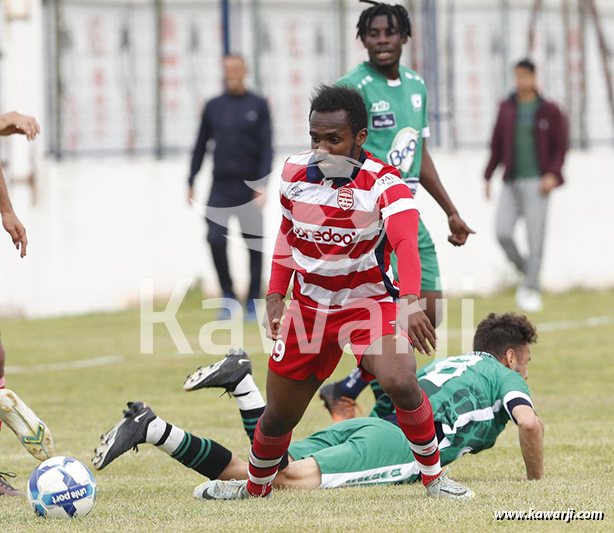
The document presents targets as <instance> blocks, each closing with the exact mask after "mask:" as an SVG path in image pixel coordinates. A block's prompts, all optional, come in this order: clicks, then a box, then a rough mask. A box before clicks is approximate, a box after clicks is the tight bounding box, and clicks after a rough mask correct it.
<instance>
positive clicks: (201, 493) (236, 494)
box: [194, 479, 271, 501]
mask: <svg viewBox="0 0 614 533" xmlns="http://www.w3.org/2000/svg"><path fill="white" fill-rule="evenodd" d="M270 495H271V493H269V494H268V496H270ZM194 498H196V499H197V500H200V501H205V500H248V499H250V498H253V496H252V495H251V494H250V493H249V492H247V479H243V480H236V479H231V480H229V481H221V480H219V479H214V480H212V481H207V482H206V483H203V484H202V485H198V487H196V488H195V489H194Z"/></svg>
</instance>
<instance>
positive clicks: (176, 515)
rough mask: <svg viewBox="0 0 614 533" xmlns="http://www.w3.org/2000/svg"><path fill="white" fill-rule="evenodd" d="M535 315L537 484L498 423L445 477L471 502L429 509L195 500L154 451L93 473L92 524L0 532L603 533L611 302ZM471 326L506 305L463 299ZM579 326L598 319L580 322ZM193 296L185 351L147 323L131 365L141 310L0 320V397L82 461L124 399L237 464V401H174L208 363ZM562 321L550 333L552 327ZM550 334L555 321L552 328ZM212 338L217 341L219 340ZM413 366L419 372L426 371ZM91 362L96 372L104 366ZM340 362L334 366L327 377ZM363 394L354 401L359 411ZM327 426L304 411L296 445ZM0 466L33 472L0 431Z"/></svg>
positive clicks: (427, 502)
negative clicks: (540, 423) (541, 427)
mask: <svg viewBox="0 0 614 533" xmlns="http://www.w3.org/2000/svg"><path fill="white" fill-rule="evenodd" d="M544 303H545V309H546V310H545V311H544V312H541V313H538V314H535V315H533V316H532V317H531V318H532V319H534V321H535V322H536V323H537V324H538V325H539V324H544V327H543V328H542V331H541V332H540V339H539V342H538V344H537V345H536V346H535V347H534V348H533V350H532V352H533V361H532V363H531V364H530V365H529V384H530V387H531V390H532V395H533V399H534V402H535V405H536V407H537V409H538V414H539V415H540V416H541V417H542V419H543V420H544V422H545V425H546V437H545V469H546V479H545V480H543V481H540V482H527V481H523V480H522V478H523V476H524V474H525V472H524V467H523V462H522V458H521V456H520V450H519V447H518V443H517V431H516V428H515V427H513V426H512V425H511V424H509V425H508V428H507V429H506V431H505V432H504V433H503V434H502V435H501V437H500V438H499V441H498V442H497V445H496V446H495V448H494V449H491V450H488V451H486V452H483V453H481V454H479V455H476V456H465V457H463V458H462V459H461V460H459V461H458V462H456V463H455V464H453V465H452V474H453V476H454V477H455V478H456V479H458V480H459V481H462V482H464V483H466V484H468V485H469V486H471V487H472V488H473V489H474V490H475V492H476V499H475V500H473V501H468V502H449V501H435V500H431V499H428V498H427V497H426V494H425V491H424V489H423V488H422V486H421V485H418V484H416V485H403V486H379V487H357V488H348V489H338V490H332V491H311V492H298V491H278V492H276V493H275V495H274V498H273V499H269V500H264V501H257V500H252V501H239V502H208V503H200V502H197V501H195V500H194V499H193V498H192V490H193V488H194V487H195V486H196V485H197V484H199V483H201V482H202V481H203V478H202V477H200V476H199V475H198V474H197V473H195V472H193V471H191V470H187V469H186V468H184V467H183V466H182V465H180V464H179V463H177V462H175V461H173V460H172V459H170V458H169V457H168V456H167V455H165V454H164V453H163V452H161V451H159V450H156V449H155V448H154V447H153V446H150V445H142V446H141V448H140V451H139V453H138V454H137V455H135V454H134V453H132V452H130V453H128V454H126V455H125V456H123V457H121V458H120V459H118V460H117V461H116V462H114V463H113V464H112V465H110V466H109V467H108V468H107V469H105V470H104V471H102V472H94V475H95V476H96V479H97V482H98V501H97V504H96V507H95V508H94V510H93V511H92V513H91V514H90V515H89V516H88V517H86V518H84V519H81V520H76V521H74V522H73V523H67V522H64V521H46V520H43V519H39V518H37V517H35V516H34V513H33V512H32V511H31V509H30V507H29V505H28V504H27V502H26V501H25V500H23V499H18V498H12V499H9V498H3V499H0V531H33V530H44V531H47V530H49V531H67V530H69V531H72V530H75V531H82V530H83V531H122V532H124V531H193V530H207V531H284V532H285V531H363V530H364V531H374V530H375V531H377V530H382V531H406V530H420V531H444V532H446V531H486V530H487V528H491V527H496V528H498V529H507V528H514V529H518V528H519V527H522V528H531V529H532V530H533V529H536V530H552V529H557V530H560V529H562V528H573V529H574V530H578V529H580V530H586V529H590V530H595V531H613V530H614V503H613V501H612V500H613V496H614V491H613V490H612V478H613V475H614V452H613V447H614V415H613V412H614V385H613V384H614V364H612V358H613V356H614V320H612V319H611V318H612V317H614V292H602V293H597V292H581V291H576V292H573V293H569V294H565V295H547V296H546V297H545V302H544ZM474 306H475V321H476V324H477V322H478V321H479V320H480V319H481V318H482V317H484V316H485V315H486V314H487V313H488V312H490V311H496V312H503V311H507V310H513V309H514V305H513V296H512V294H511V293H506V294H503V295H500V296H497V297H495V298H489V299H477V300H475V303H474ZM591 317H610V320H609V321H608V320H603V321H601V322H599V321H595V322H592V323H586V322H585V320H586V319H588V318H591ZM212 318H213V316H212V315H211V313H210V312H206V311H203V310H202V308H201V304H200V298H199V296H198V295H197V294H194V293H192V294H190V296H189V297H188V298H187V299H186V300H185V301H184V303H183V305H182V307H181V310H180V312H179V314H178V319H179V321H180V323H181V325H182V328H183V330H184V332H185V333H186V336H187V337H188V340H189V342H190V344H191V345H192V348H193V349H194V352H195V353H194V354H193V355H178V354H177V349H176V347H175V345H174V343H173V342H172V340H171V337H170V335H169V334H168V331H167V329H166V327H165V326H164V325H156V326H154V334H155V338H154V354H153V355H141V354H140V337H139V335H140V332H139V331H140V330H139V312H138V311H130V312H122V313H113V314H97V315H88V316H80V317H72V318H63V319H53V320H36V321H34V320H33V321H25V320H14V321H10V320H9V321H3V322H2V324H1V328H2V339H3V343H4V346H5V349H6V352H7V367H8V372H7V386H8V387H9V388H11V389H13V390H15V391H16V392H17V393H18V394H19V395H20V396H21V397H22V398H23V399H24V400H25V401H26V403H28V404H29V405H30V406H31V407H32V408H33V409H34V410H35V411H36V412H37V413H38V414H39V416H41V418H42V419H43V420H44V421H45V422H46V423H47V424H48V425H49V427H50V428H51V429H52V431H53V436H54V439H55V446H56V453H57V454H59V455H69V456H72V457H75V458H77V459H79V460H81V461H83V462H84V463H85V464H87V465H89V464H91V463H90V458H91V455H92V450H93V449H94V447H95V446H96V445H97V444H98V438H99V435H100V434H101V433H102V432H104V431H106V430H107V429H108V428H109V427H111V426H112V425H113V424H114V423H115V422H116V421H117V420H119V418H120V416H121V410H122V408H123V407H124V404H125V402H126V401H128V400H137V399H140V400H145V401H147V402H149V403H150V404H151V405H152V406H153V408H154V410H155V411H156V413H157V414H158V415H160V416H161V417H163V418H164V419H166V420H167V421H170V422H172V423H174V424H176V425H179V426H181V427H183V428H185V429H187V430H189V431H191V432H192V433H195V434H197V435H200V436H203V437H210V438H213V439H215V440H218V441H219V442H220V443H222V444H224V445H226V446H228V447H229V448H231V449H232V450H234V451H235V453H237V454H239V455H241V456H243V457H246V455H247V452H248V441H247V439H246V437H245V434H244V432H243V429H242V426H241V421H240V417H239V414H238V411H237V409H236V407H235V403H234V401H233V400H232V399H230V398H228V397H227V396H224V397H221V398H220V397H219V396H220V395H219V392H218V393H216V392H214V391H198V392H194V393H185V392H183V389H182V384H183V381H184V379H185V376H186V375H187V374H188V373H191V372H192V371H193V370H194V369H195V368H196V367H198V366H201V365H205V364H210V363H213V362H215V361H216V360H218V359H219V358H220V356H215V355H207V354H205V353H203V351H202V350H201V349H200V347H199V345H198V333H199V330H200V328H201V326H202V325H203V324H205V323H206V322H207V321H208V320H211V319H212ZM563 321H565V322H568V323H566V324H563V323H561V322H563ZM448 323H449V328H450V330H451V331H452V332H451V334H450V336H449V347H448V354H449V355H453V354H456V353H459V352H460V350H461V336H460V335H459V334H458V332H459V330H460V328H461V302H460V301H459V300H453V301H450V302H449V308H448ZM553 323H556V324H555V325H553ZM222 337H223V334H221V335H220V342H221V339H222ZM243 342H244V346H245V347H247V348H250V351H251V353H250V355H251V356H252V359H253V361H254V375H255V378H256V381H257V383H258V384H259V385H261V386H262V387H263V388H264V381H265V370H266V362H267V355H266V354H265V353H264V351H263V349H262V348H260V349H257V348H256V349H254V348H253V347H256V346H259V345H261V342H260V334H259V332H258V329H257V327H256V326H255V325H249V326H247V327H246V333H245V337H244V341H243ZM107 356H117V360H118V361H119V362H116V363H115V364H101V365H100V366H94V367H89V368H88V367H85V368H75V366H76V365H73V364H72V363H74V362H75V361H79V360H89V359H92V358H102V357H107ZM426 360H427V359H426V358H425V357H421V358H420V360H419V364H420V365H423V364H424V363H425V362H426ZM99 362H101V363H104V362H105V360H100V361H99ZM353 366H354V359H353V357H351V356H349V355H346V356H344V357H343V359H342V362H341V364H340V366H339V368H338V369H337V371H336V372H335V374H334V376H333V377H336V378H341V377H342V376H343V375H345V373H346V372H348V371H349V370H351V368H353ZM372 403H373V397H372V394H371V392H370V391H369V390H367V391H365V393H364V394H363V395H362V396H361V404H362V407H363V409H364V411H365V414H366V413H368V411H369V409H370V407H371V405H372ZM327 424H329V417H328V414H327V412H326V411H325V409H323V407H322V405H321V402H320V401H319V400H314V401H313V402H312V404H311V406H310V407H309V409H308V411H307V413H306V415H305V417H304V419H303V421H302V422H301V424H300V425H299V426H298V428H297V429H296V431H295V438H302V437H305V436H307V435H308V434H309V433H311V432H312V431H315V430H317V429H320V428H322V427H324V426H326V425H327ZM0 450H1V452H0V471H7V470H8V471H14V472H16V473H17V474H18V477H17V479H16V480H15V484H16V486H17V487H18V488H20V489H22V490H24V491H25V487H26V482H27V479H28V477H29V475H30V473H31V472H32V470H33V469H34V468H35V467H36V466H37V464H38V463H37V461H35V460H34V459H33V458H32V457H30V456H29V455H28V454H27V453H26V452H25V451H24V450H23V448H22V447H21V446H20V445H19V443H18V441H17V440H16V439H15V438H14V436H13V434H12V433H11V432H10V431H8V430H3V431H2V433H0ZM568 507H573V508H574V509H575V510H576V511H603V512H604V513H605V520H604V521H601V522H574V523H571V524H565V523H563V522H536V521H533V522H525V523H524V524H520V525H519V524H517V523H515V522H511V521H508V522H498V521H496V520H495V519H494V512H495V511H503V510H525V511H528V510H529V509H530V508H533V509H536V510H540V511H549V510H551V511H557V510H561V511H564V510H566V509H567V508H568Z"/></svg>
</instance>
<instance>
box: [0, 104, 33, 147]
mask: <svg viewBox="0 0 614 533" xmlns="http://www.w3.org/2000/svg"><path fill="white" fill-rule="evenodd" d="M40 132H41V127H40V126H39V124H38V122H37V121H36V119H35V118H34V117H30V116H28V115H22V114H21V113H17V111H11V112H10V113H3V114H2V115H0V135H3V136H7V135H13V134H15V133H17V134H20V135H25V136H26V138H27V139H28V141H33V140H34V139H35V138H36V136H37V135H39V134H40Z"/></svg>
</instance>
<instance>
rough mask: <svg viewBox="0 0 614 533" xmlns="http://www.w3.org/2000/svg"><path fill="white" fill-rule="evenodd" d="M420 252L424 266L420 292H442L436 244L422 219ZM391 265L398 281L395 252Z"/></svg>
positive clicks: (391, 258) (420, 223)
mask: <svg viewBox="0 0 614 533" xmlns="http://www.w3.org/2000/svg"><path fill="white" fill-rule="evenodd" d="M418 251H419V252H420V264H421V266H422V284H421V286H420V290H421V291H437V292H441V283H440V281H439V277H440V274H439V263H438V262H437V252H436V251H435V243H434V242H433V239H431V235H430V233H429V232H428V230H427V229H426V227H425V226H424V224H423V223H422V219H420V222H419V226H418ZM390 263H391V264H392V271H393V272H394V279H396V280H397V281H398V280H399V274H398V272H397V256H396V254H395V253H394V252H393V253H392V254H391V256H390Z"/></svg>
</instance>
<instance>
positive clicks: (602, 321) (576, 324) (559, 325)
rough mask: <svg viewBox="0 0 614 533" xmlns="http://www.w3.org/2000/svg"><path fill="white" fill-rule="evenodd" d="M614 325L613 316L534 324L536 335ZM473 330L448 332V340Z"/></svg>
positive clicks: (470, 332) (468, 333)
mask: <svg viewBox="0 0 614 533" xmlns="http://www.w3.org/2000/svg"><path fill="white" fill-rule="evenodd" d="M612 325H614V317H613V316H592V317H589V318H584V319H582V320H561V321H559V322H542V323H537V324H535V327H536V328H537V333H544V332H547V331H570V330H573V329H582V328H599V327H601V326H612ZM474 333H475V332H474V331H473V330H462V329H452V330H450V331H448V337H449V338H457V337H461V336H462V335H463V334H464V335H473V334H474Z"/></svg>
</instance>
